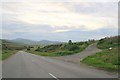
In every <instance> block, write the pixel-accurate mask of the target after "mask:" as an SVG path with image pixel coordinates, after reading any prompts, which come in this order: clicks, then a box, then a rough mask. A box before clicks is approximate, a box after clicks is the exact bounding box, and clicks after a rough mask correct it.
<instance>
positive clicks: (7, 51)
mask: <svg viewBox="0 0 120 80" xmlns="http://www.w3.org/2000/svg"><path fill="white" fill-rule="evenodd" d="M0 41H1V42H2V46H1V47H2V48H1V49H0V51H1V53H0V56H1V57H0V60H4V59H7V58H8V57H10V56H11V55H13V54H15V53H16V52H17V51H18V50H23V49H25V48H26V46H25V45H24V44H18V43H15V42H10V41H9V40H0Z"/></svg>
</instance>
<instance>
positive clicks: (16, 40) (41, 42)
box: [11, 38, 62, 46]
mask: <svg viewBox="0 0 120 80" xmlns="http://www.w3.org/2000/svg"><path fill="white" fill-rule="evenodd" d="M11 42H16V43H22V44H26V45H42V46H43V45H44V46H46V45H51V44H60V43H62V42H57V41H49V40H42V41H34V40H29V39H22V38H17V39H14V40H11Z"/></svg>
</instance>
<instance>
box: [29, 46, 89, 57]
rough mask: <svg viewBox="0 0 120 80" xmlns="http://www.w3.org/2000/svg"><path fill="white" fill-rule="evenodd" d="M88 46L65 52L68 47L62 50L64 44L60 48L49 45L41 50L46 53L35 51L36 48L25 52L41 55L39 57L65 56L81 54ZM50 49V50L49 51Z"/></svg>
mask: <svg viewBox="0 0 120 80" xmlns="http://www.w3.org/2000/svg"><path fill="white" fill-rule="evenodd" d="M87 46H88V44H82V45H81V46H79V47H78V49H76V50H72V51H70V50H67V49H66V47H69V46H68V45H67V46H66V47H65V48H64V44H63V45H61V46H59V45H58V46H57V45H49V46H48V47H45V48H43V49H42V50H48V51H46V52H45V51H36V48H31V49H30V50H27V52H30V53H33V54H37V55H41V56H51V57H52V56H65V55H72V54H76V53H79V52H82V51H83V50H85V48H86V47H87ZM51 47H52V49H51Z"/></svg>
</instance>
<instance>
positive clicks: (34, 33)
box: [0, 0, 118, 41]
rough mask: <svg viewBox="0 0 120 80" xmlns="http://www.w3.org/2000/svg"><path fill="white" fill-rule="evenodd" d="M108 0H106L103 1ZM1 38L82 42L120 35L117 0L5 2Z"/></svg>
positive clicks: (3, 4)
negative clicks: (119, 31)
mask: <svg viewBox="0 0 120 80" xmlns="http://www.w3.org/2000/svg"><path fill="white" fill-rule="evenodd" d="M104 1H105V0H104ZM1 8H2V23H0V24H1V25H0V27H2V32H3V33H2V38H7V39H15V38H25V39H32V40H54V41H68V40H69V39H71V40H73V41H82V40H88V39H100V38H102V37H105V36H114V35H117V34H118V22H117V21H118V20H117V17H118V3H117V2H95V1H93V2H69V1H66V2H33V1H30V0H29V1H23V2H2V5H1Z"/></svg>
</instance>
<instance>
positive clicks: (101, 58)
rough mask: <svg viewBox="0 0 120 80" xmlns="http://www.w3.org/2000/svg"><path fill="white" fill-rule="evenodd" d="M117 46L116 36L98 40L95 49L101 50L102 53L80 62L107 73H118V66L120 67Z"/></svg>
mask: <svg viewBox="0 0 120 80" xmlns="http://www.w3.org/2000/svg"><path fill="white" fill-rule="evenodd" d="M119 38H120V36H119ZM119 46H120V41H119V39H118V36H115V37H106V38H103V39H100V40H99V41H98V44H97V47H98V48H99V49H102V51H101V52H98V53H96V54H94V55H92V56H88V57H87V58H85V59H83V61H81V62H83V63H86V64H88V65H91V66H95V67H97V68H100V69H105V70H108V71H118V66H119V65H120V56H119V55H118V50H119V49H120V47H119Z"/></svg>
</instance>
